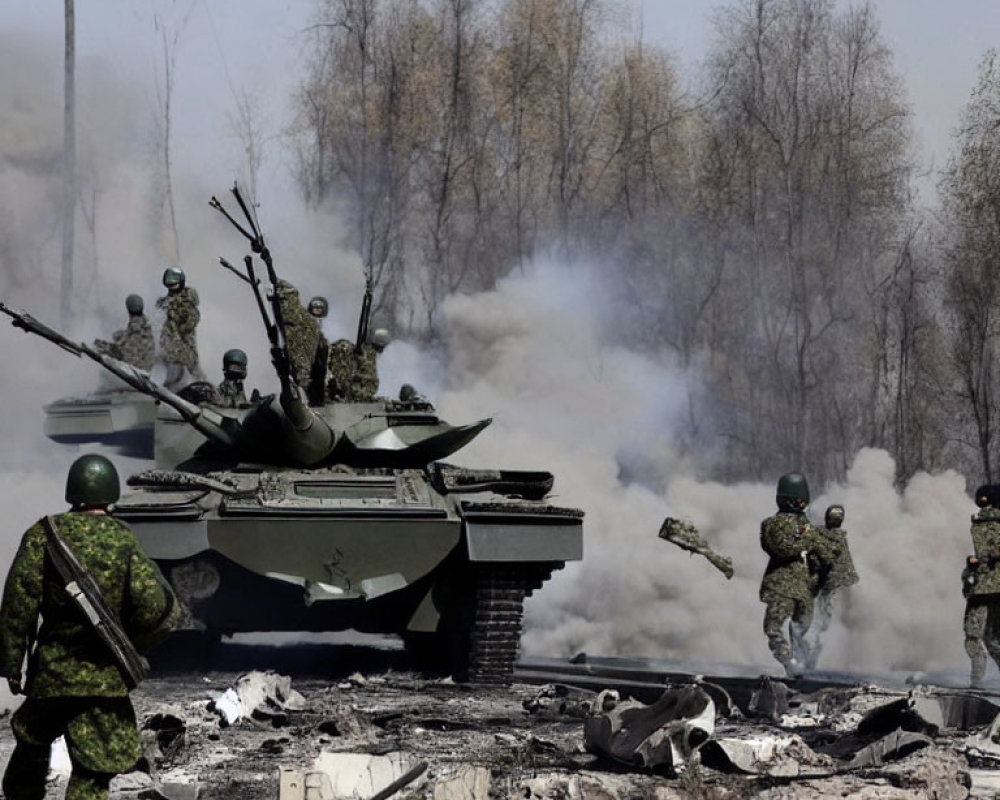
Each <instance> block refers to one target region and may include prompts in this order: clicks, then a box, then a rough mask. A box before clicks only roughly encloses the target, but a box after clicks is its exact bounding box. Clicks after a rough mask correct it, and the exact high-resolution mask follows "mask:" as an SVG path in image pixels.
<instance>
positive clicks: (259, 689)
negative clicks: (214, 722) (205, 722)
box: [212, 671, 305, 725]
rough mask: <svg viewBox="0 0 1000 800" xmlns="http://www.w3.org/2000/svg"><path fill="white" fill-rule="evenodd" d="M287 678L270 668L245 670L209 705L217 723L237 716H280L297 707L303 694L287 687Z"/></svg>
mask: <svg viewBox="0 0 1000 800" xmlns="http://www.w3.org/2000/svg"><path fill="white" fill-rule="evenodd" d="M291 684H292V681H291V678H289V677H288V676H286V675H278V674H276V673H274V672H257V671H254V672H249V673H247V674H246V675H241V676H240V677H239V678H238V679H237V680H236V683H235V684H234V685H233V686H231V687H230V688H229V689H227V690H226V691H225V692H223V693H222V694H221V695H219V697H217V698H216V699H215V701H214V703H213V705H212V709H213V710H214V711H215V713H216V714H218V715H219V716H220V717H222V720H221V723H220V724H224V725H232V724H233V723H234V722H237V721H239V720H241V719H248V718H250V717H255V718H258V719H260V718H265V719H268V718H277V719H279V720H281V719H283V718H284V712H285V711H287V710H301V709H302V708H304V707H305V698H303V697H302V695H301V694H299V693H298V692H297V691H295V690H294V689H292V688H291Z"/></svg>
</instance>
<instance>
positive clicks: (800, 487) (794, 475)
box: [775, 472, 809, 511]
mask: <svg viewBox="0 0 1000 800" xmlns="http://www.w3.org/2000/svg"><path fill="white" fill-rule="evenodd" d="M775 500H776V501H777V503H778V508H779V509H781V510H782V511H801V510H802V509H804V508H805V507H806V506H807V505H809V482H808V481H807V480H806V476H805V475H803V474H802V473H800V472H787V473H785V474H784V475H782V476H781V477H780V478H779V479H778V491H777V495H776V497H775Z"/></svg>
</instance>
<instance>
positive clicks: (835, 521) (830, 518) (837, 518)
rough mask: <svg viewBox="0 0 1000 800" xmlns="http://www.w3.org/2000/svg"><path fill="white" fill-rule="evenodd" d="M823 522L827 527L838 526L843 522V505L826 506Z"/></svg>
mask: <svg viewBox="0 0 1000 800" xmlns="http://www.w3.org/2000/svg"><path fill="white" fill-rule="evenodd" d="M823 522H824V524H825V525H826V527H828V528H839V527H840V526H841V525H843V523H844V507H843V506H841V505H832V506H830V507H829V508H827V510H826V516H825V517H824V518H823Z"/></svg>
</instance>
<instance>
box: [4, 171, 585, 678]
mask: <svg viewBox="0 0 1000 800" xmlns="http://www.w3.org/2000/svg"><path fill="white" fill-rule="evenodd" d="M234 191H235V190H234ZM213 200H214V198H213ZM247 216H248V217H249V216H250V215H249V214H248V215H247ZM250 226H251V228H252V230H253V232H254V233H253V238H252V239H251V244H252V247H253V250H254V252H255V253H258V254H259V255H260V257H261V259H262V260H263V261H264V263H265V264H266V265H267V268H268V276H269V278H270V281H271V285H272V291H271V293H270V298H269V299H271V300H272V301H273V298H274V292H273V286H274V285H275V284H276V283H277V278H276V275H275V272H274V268H273V265H272V264H271V261H270V255H269V253H268V252H267V249H266V248H265V247H263V242H262V239H261V238H260V236H259V234H258V233H257V231H256V227H255V226H254V221H251V222H250ZM245 264H246V268H247V281H248V283H250V285H251V286H252V287H253V289H254V293H255V294H256V296H257V303H258V306H259V309H260V311H261V313H262V315H263V318H264V321H265V325H266V327H267V330H268V336H269V339H270V342H271V353H272V361H273V363H274V365H275V368H276V373H277V376H278V379H279V383H280V386H281V388H280V392H279V393H278V394H277V395H269V396H264V397H259V396H258V397H256V398H255V400H254V402H252V403H250V404H249V405H248V407H245V408H221V407H217V406H213V405H211V404H205V403H202V404H199V403H195V402H192V401H190V400H188V399H185V397H183V396H181V395H179V394H175V393H173V392H170V391H169V390H167V389H165V388H163V387H162V386H159V385H158V384H156V383H154V382H153V381H152V380H151V379H150V377H149V375H148V374H147V373H145V372H143V371H141V370H137V369H136V368H134V367H132V366H131V365H128V364H125V363H123V362H120V361H117V360H115V359H113V358H111V357H110V356H107V355H105V354H103V353H99V352H96V351H95V350H93V349H92V348H90V347H89V346H87V345H86V344H76V343H73V342H71V341H69V340H67V339H66V338H65V337H63V336H62V335H61V334H59V333H58V332H56V331H54V330H52V329H50V328H48V327H46V326H45V325H43V324H42V323H40V322H39V321H38V320H36V319H34V318H33V317H31V316H30V315H29V314H27V313H25V312H23V311H13V310H11V309H9V308H7V307H6V306H4V305H3V304H2V303H0V311H2V312H4V313H6V314H8V315H9V316H11V317H13V318H14V324H15V326H17V327H21V328H23V329H24V330H26V331H29V332H32V333H36V334H39V335H41V336H44V337H45V338H47V339H49V340H50V341H52V342H55V343H57V344H59V345H60V346H62V347H63V348H64V349H66V350H70V351H71V352H74V353H76V354H78V355H86V356H87V357H89V358H91V359H93V360H95V361H97V362H99V363H100V364H102V366H104V367H105V368H106V369H107V370H109V371H110V372H112V373H114V374H115V375H116V376H117V377H118V378H120V379H121V380H122V381H124V382H125V383H127V384H128V385H129V386H131V387H132V389H133V390H135V391H136V392H139V393H141V394H142V395H144V396H149V397H151V398H155V400H156V401H157V402H158V403H159V404H160V408H161V412H160V419H158V421H157V429H156V431H157V432H156V435H157V439H158V442H157V455H158V458H157V468H155V469H150V470H147V471H144V472H140V473H138V474H136V475H133V476H131V477H130V478H129V479H128V484H129V486H130V487H131V488H130V489H129V490H128V491H126V492H125V493H124V494H123V496H122V498H121V500H120V501H119V503H118V504H117V506H116V508H115V509H114V513H115V515H116V516H118V517H120V518H121V519H124V520H127V521H128V522H129V524H130V525H131V526H132V528H133V529H134V530H135V532H136V534H137V536H138V537H139V540H140V541H141V543H142V546H143V547H144V549H145V550H146V551H147V552H148V553H149V555H150V556H151V557H152V558H154V559H155V560H156V561H157V563H158V564H159V565H160V567H161V568H162V570H163V572H164V574H165V575H166V576H167V577H168V579H169V580H170V582H171V583H172V584H173V586H174V588H175V589H176V591H177V594H178V596H179V597H180V598H181V599H182V600H183V601H184V603H185V606H186V609H187V611H188V626H189V627H190V628H191V629H192V630H197V631H201V632H202V635H203V636H205V637H209V638H214V637H218V636H221V635H226V634H233V633H236V632H249V631H279V630H280V631H331V630H346V629H354V630H358V631H365V632H388V633H395V634H398V635H400V636H401V637H402V639H403V641H404V643H405V645H406V647H407V649H408V650H410V651H411V652H412V653H413V654H414V656H415V657H417V658H418V659H419V660H420V663H421V665H422V666H427V667H444V668H446V669H447V670H448V671H450V672H452V673H453V674H454V675H455V676H456V677H457V678H459V679H470V680H475V681H487V682H504V681H507V680H509V679H510V677H511V674H512V671H513V666H514V663H515V661H516V658H517V651H518V644H519V640H520V632H521V618H522V612H523V602H524V599H525V597H527V596H528V595H530V594H531V593H532V592H533V591H534V590H536V589H538V588H539V587H540V586H541V585H542V584H543V583H544V582H545V581H546V580H547V579H548V578H549V576H550V575H551V574H552V572H553V571H554V570H557V569H560V568H561V567H563V566H564V564H565V562H566V561H571V560H579V559H581V558H582V557H583V512H582V511H579V510H577V509H573V508H562V507H559V506H555V505H552V504H550V503H549V502H547V501H546V497H547V496H548V495H549V493H550V491H551V489H552V486H553V477H552V475H551V474H549V473H547V472H525V471H508V470H494V469H487V470H482V469H467V468H463V467H459V466H455V465H453V464H449V463H446V462H444V461H442V459H445V458H448V457H449V456H451V455H452V454H453V453H455V452H456V451H457V450H459V449H460V448H461V447H462V446H464V445H465V444H466V443H467V442H469V441H470V440H471V439H472V438H473V437H475V436H476V435H478V434H479V433H480V432H481V431H482V430H483V429H484V428H486V426H487V425H488V424H489V422H490V420H488V419H484V420H480V421H478V422H475V423H472V424H469V425H463V426H452V425H449V424H448V423H446V422H444V421H443V420H441V419H440V418H439V417H438V416H437V413H436V411H435V410H434V408H433V406H432V405H431V404H430V403H428V402H427V401H426V400H424V399H423V398H422V397H420V396H419V395H415V396H414V395H408V396H407V397H406V399H399V400H392V399H385V398H376V399H375V400H374V401H372V402H366V403H343V402H339V403H326V404H325V405H322V406H319V407H313V406H310V405H308V403H307V402H306V399H305V394H304V393H303V392H302V391H301V390H300V389H299V387H298V386H296V384H295V381H294V378H293V376H292V373H291V370H290V369H289V360H288V354H287V350H286V348H285V346H284V342H283V335H282V322H281V319H280V312H279V311H278V307H277V305H276V304H274V303H273V302H272V313H271V314H268V313H267V308H266V302H265V298H264V296H263V293H262V290H261V281H259V280H258V279H257V277H256V275H255V274H254V272H253V268H252V262H251V258H250V257H249V256H248V257H247V258H246V259H245ZM164 406H165V407H167V409H168V410H167V411H166V412H165V411H164V410H163V407H164Z"/></svg>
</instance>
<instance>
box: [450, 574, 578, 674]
mask: <svg viewBox="0 0 1000 800" xmlns="http://www.w3.org/2000/svg"><path fill="white" fill-rule="evenodd" d="M562 567H563V563H562V562H553V563H545V564H524V563H521V564H479V565H477V567H476V586H475V602H474V606H475V618H474V620H473V621H472V627H471V630H470V631H469V651H468V659H469V661H468V680H470V681H472V682H474V683H491V684H509V683H511V681H512V680H513V677H514V664H515V663H516V662H517V654H518V648H519V646H520V643H521V621H522V616H523V614H524V598H525V597H528V596H530V595H531V593H532V592H533V591H534V590H535V589H538V588H540V587H541V585H542V584H543V583H544V582H545V581H546V580H548V578H549V576H550V575H551V574H552V572H553V570H556V569H561V568H562Z"/></svg>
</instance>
